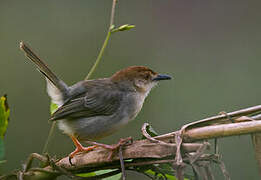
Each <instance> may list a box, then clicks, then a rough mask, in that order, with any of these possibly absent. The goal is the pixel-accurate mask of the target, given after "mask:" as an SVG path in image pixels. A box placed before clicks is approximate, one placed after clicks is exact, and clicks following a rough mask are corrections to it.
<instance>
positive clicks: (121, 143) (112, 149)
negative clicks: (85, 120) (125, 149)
mask: <svg viewBox="0 0 261 180" xmlns="http://www.w3.org/2000/svg"><path fill="white" fill-rule="evenodd" d="M84 142H85V143H87V144H90V145H93V146H96V147H102V148H104V149H108V150H110V154H109V156H108V160H111V159H112V156H113V154H114V153H115V152H116V151H118V150H119V148H120V146H124V145H127V144H129V143H132V138H131V137H128V138H125V139H120V140H119V142H118V143H117V144H113V145H108V144H101V143H97V142H93V141H84ZM91 147H92V146H91Z"/></svg>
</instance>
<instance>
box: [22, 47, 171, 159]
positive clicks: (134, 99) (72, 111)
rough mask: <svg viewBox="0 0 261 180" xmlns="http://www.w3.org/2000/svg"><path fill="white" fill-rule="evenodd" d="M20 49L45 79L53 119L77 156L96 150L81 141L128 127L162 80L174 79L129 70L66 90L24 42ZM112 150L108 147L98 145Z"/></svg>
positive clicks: (140, 69)
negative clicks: (56, 106)
mask: <svg viewBox="0 0 261 180" xmlns="http://www.w3.org/2000/svg"><path fill="white" fill-rule="evenodd" d="M20 48H21V49H22V50H23V51H24V52H25V53H26V56H27V57H28V58H29V59H30V60H31V61H32V62H33V63H34V64H35V65H36V66H37V68H38V70H39V71H40V72H41V73H42V74H43V75H44V76H45V77H46V80H47V92H48V95H49V96H50V98H51V100H52V102H53V103H55V104H57V105H58V107H59V108H58V109H57V110H56V111H55V112H54V113H53V114H52V115H51V118H50V120H51V121H57V122H58V127H59V129H61V130H62V131H63V132H64V133H65V134H67V135H68V136H70V137H71V139H72V140H73V142H74V144H75V146H76V149H75V151H74V152H72V153H71V154H70V156H69V157H70V159H71V158H72V157H73V156H74V155H75V154H76V153H78V152H84V151H86V152H87V151H90V150H91V149H93V148H95V147H96V146H97V144H98V143H97V144H96V145H95V146H90V147H83V146H82V145H81V144H80V142H79V141H82V142H84V141H93V140H97V139H100V138H102V137H105V136H108V135H110V134H112V133H113V132H114V131H115V130H117V129H119V128H120V127H122V126H123V125H126V124H127V123H128V122H129V121H130V120H132V119H134V118H135V117H136V115H137V114H138V113H139V112H140V110H141V108H142V105H143V102H144V100H145V98H146V97H147V95H148V94H149V92H150V90H151V89H152V88H153V87H154V86H155V85H156V84H157V83H158V82H159V81H161V80H168V79H171V77H170V76H168V75H162V74H158V73H156V72H154V71H152V70H151V69H149V68H147V67H144V66H130V67H127V68H125V69H122V70H120V71H118V72H116V73H115V74H113V75H112V76H111V77H108V78H101V79H94V80H83V81H80V82H78V83H76V84H74V85H72V86H67V85H66V84H65V83H64V82H63V81H62V80H61V79H59V78H58V77H57V76H56V75H55V74H54V73H53V72H52V71H51V70H50V69H49V68H48V67H47V65H46V64H45V63H44V62H43V61H42V60H41V59H40V58H39V57H38V56H37V55H35V54H34V53H33V52H32V50H31V49H30V48H29V47H28V46H27V45H25V44H24V43H23V42H21V43H20ZM98 146H102V147H104V148H109V149H112V148H111V147H110V146H109V145H103V144H98Z"/></svg>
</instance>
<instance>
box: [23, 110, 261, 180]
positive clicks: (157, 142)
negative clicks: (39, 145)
mask: <svg viewBox="0 0 261 180" xmlns="http://www.w3.org/2000/svg"><path fill="white" fill-rule="evenodd" d="M260 112H261V106H255V107H251V108H247V109H243V110H239V111H235V112H231V113H226V114H222V115H218V116H213V117H210V118H207V119H203V120H200V121H197V122H193V123H190V124H188V125H185V126H183V127H182V128H181V130H183V134H182V140H183V143H182V145H181V150H182V152H187V153H189V152H190V153H191V152H194V153H196V152H197V151H201V150H200V149H204V148H203V146H204V145H205V144H204V143H188V142H195V141H199V140H204V139H211V138H220V137H226V136H235V135H236V136H237V135H242V134H252V133H259V132H261V121H258V120H259V119H261V115H256V116H250V115H253V114H256V113H260ZM231 120H233V121H231ZM184 127H185V128H184ZM188 127H189V128H188ZM142 129H143V131H144V127H143V128H142ZM178 132H180V130H179V131H175V132H171V133H168V134H164V135H161V136H157V137H153V138H150V137H147V136H148V134H145V135H146V137H147V138H148V139H145V140H138V141H134V142H133V143H132V144H131V145H128V146H126V147H124V148H123V157H124V159H140V160H142V159H144V160H145V159H146V160H148V158H151V160H150V161H139V162H138V163H134V164H133V163H131V162H125V167H130V166H142V165H147V164H153V163H158V164H160V163H166V162H175V160H174V158H175V155H176V151H177V145H176V144H175V137H176V134H177V133H178ZM143 133H144V132H143ZM257 141H258V140H257V139H255V141H254V142H257ZM207 146H208V147H209V144H207ZM202 152H203V151H202ZM202 152H201V153H202ZM109 153H110V152H109V151H108V150H106V149H103V148H96V149H95V150H94V151H91V152H89V153H85V154H79V155H76V156H75V157H74V158H73V159H72V163H73V164H74V166H71V165H70V163H69V160H68V157H65V158H63V159H61V160H59V161H57V162H56V163H54V164H53V165H49V166H47V167H45V168H42V169H40V168H31V169H29V168H28V167H26V170H27V171H24V172H23V173H22V174H23V177H24V179H34V180H38V179H46V178H47V177H48V178H49V179H51V178H56V177H57V176H59V175H60V174H67V175H68V176H69V175H70V174H75V173H82V172H93V171H96V170H101V169H120V163H119V157H118V156H117V155H115V156H114V157H113V159H112V161H109V160H108V158H107V157H108V155H109ZM192 154H193V153H192ZM258 154H260V153H259V152H258ZM199 155H200V154H199ZM199 155H198V157H199ZM195 157H196V156H195ZM195 157H194V158H195ZM259 157H260V155H259ZM38 159H39V158H38ZM42 159H44V158H42ZM192 160H193V158H192ZM192 160H190V161H191V162H192ZM193 162H194V160H193ZM193 162H192V163H193ZM54 166H55V167H56V168H54ZM57 167H58V168H57ZM59 168H61V169H62V170H63V172H64V173H62V172H61V170H59ZM205 168H206V170H207V171H206V172H207V173H209V172H208V169H207V168H208V167H205Z"/></svg>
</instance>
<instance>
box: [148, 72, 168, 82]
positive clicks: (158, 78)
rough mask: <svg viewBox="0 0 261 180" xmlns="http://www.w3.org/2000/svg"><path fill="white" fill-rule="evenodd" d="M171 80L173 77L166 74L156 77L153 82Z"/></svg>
mask: <svg viewBox="0 0 261 180" xmlns="http://www.w3.org/2000/svg"><path fill="white" fill-rule="evenodd" d="M169 79H171V76H169V75H166V74H158V75H157V76H156V77H154V78H153V79H152V80H153V81H160V80H169Z"/></svg>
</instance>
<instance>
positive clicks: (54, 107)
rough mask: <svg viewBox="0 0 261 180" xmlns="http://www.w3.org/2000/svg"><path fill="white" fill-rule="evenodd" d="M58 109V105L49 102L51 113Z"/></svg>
mask: <svg viewBox="0 0 261 180" xmlns="http://www.w3.org/2000/svg"><path fill="white" fill-rule="evenodd" d="M57 109H58V105H57V104H54V103H53V102H51V104H50V112H51V114H53V113H54V112H55V111H56V110H57Z"/></svg>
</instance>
